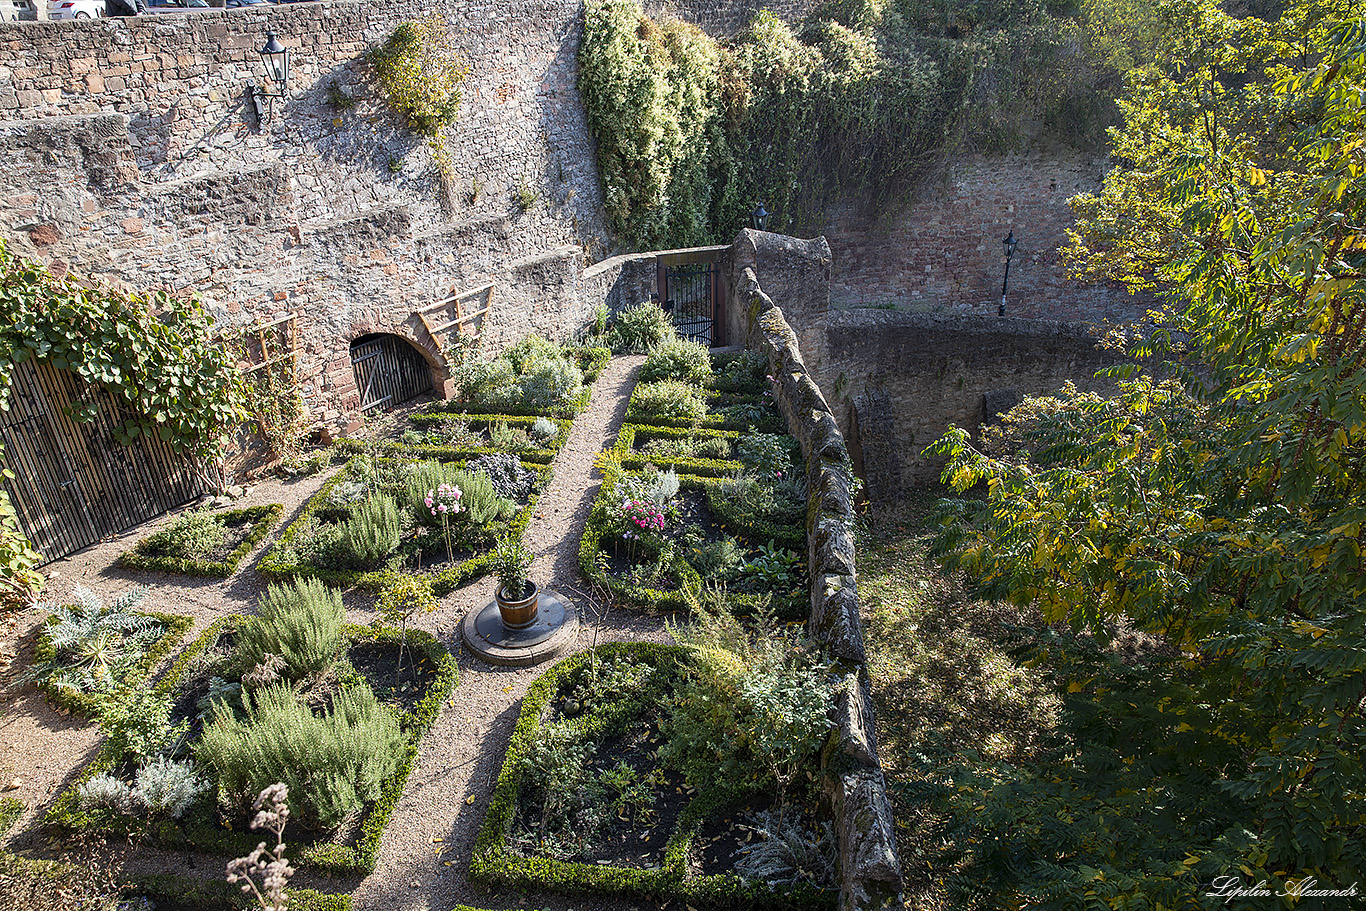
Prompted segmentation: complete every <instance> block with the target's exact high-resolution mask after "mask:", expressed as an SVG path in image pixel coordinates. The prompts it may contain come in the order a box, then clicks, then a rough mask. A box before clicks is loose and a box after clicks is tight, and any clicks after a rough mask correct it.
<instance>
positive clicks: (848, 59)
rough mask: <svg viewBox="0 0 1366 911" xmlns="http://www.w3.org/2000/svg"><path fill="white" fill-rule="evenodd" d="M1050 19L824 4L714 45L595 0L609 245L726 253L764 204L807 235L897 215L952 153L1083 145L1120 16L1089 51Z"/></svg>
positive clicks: (588, 46) (623, 5)
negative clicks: (844, 198) (852, 207)
mask: <svg viewBox="0 0 1366 911" xmlns="http://www.w3.org/2000/svg"><path fill="white" fill-rule="evenodd" d="M1063 6H1064V4H1043V3H1033V2H1025V3H1018V2H1013V0H1012V2H1002V3H984V4H948V3H921V2H917V3H911V2H885V3H884V2H877V3H874V2H866V3H827V4H821V5H819V6H817V7H816V8H815V9H814V10H813V11H812V12H811V13H810V15H809V16H808V17H807V18H806V20H805V21H803V22H802V23H799V24H798V25H797V26H795V27H789V26H788V25H786V24H785V23H784V22H783V21H782V20H781V19H779V18H778V17H777V16H776V15H774V14H773V13H770V12H767V11H764V12H760V13H759V14H757V15H755V16H754V18H753V20H752V21H751V23H750V25H749V28H748V29H747V30H746V31H745V32H744V33H742V34H741V35H740V36H739V37H738V38H736V39H735V40H734V41H730V42H720V41H717V40H714V39H711V38H708V37H707V36H705V35H703V34H702V33H701V32H700V31H698V30H697V29H696V28H695V27H693V26H691V25H686V24H683V23H680V22H656V21H653V20H651V19H649V18H647V17H646V16H644V15H643V13H642V11H641V7H640V5H639V4H638V3H636V2H634V0H594V2H591V3H589V4H588V5H587V6H586V8H585V14H584V22H585V27H584V38H583V43H582V45H581V47H580V51H579V61H580V67H581V70H580V77H579V84H580V90H581V91H582V93H583V96H584V103H585V106H586V108H587V110H588V116H589V123H590V125H591V126H592V129H593V133H594V137H595V139H596V140H597V148H598V167H599V171H600V173H601V174H602V177H603V184H604V190H605V197H606V200H605V201H606V209H607V214H608V217H609V221H610V224H611V227H612V230H613V231H614V232H615V233H616V235H617V236H618V237H619V238H620V239H621V240H622V241H623V242H624V243H625V244H626V245H627V246H629V247H631V248H633V249H670V248H677V247H689V246H698V245H701V244H706V243H715V242H720V241H728V240H729V239H730V238H731V237H732V236H734V233H735V232H736V231H737V230H739V229H740V228H742V227H746V226H748V223H749V213H750V211H751V210H752V209H753V208H754V206H755V203H756V202H757V201H759V200H763V202H764V204H765V206H766V208H768V209H769V210H770V211H771V212H772V213H773V219H772V222H771V223H772V224H773V226H774V229H775V230H779V231H788V230H794V229H795V230H806V229H814V228H815V227H816V226H819V225H820V224H822V223H823V218H822V210H823V208H824V207H825V206H826V205H827V204H828V203H829V202H830V201H831V200H832V199H834V198H836V197H838V196H840V195H841V194H850V193H853V194H858V195H859V196H861V197H862V198H863V199H864V200H865V201H866V203H867V206H868V210H869V211H872V212H878V211H885V210H886V209H888V208H890V207H893V206H895V205H896V204H897V203H899V202H901V201H902V200H904V199H906V198H907V197H908V196H909V191H910V189H911V188H912V187H913V186H914V184H915V181H916V179H917V178H918V177H919V176H921V175H922V174H923V173H924V171H925V168H926V166H927V164H928V163H929V162H931V161H932V160H933V159H934V158H935V157H936V154H937V153H939V152H941V151H942V150H943V148H944V147H945V146H946V145H948V144H950V143H955V142H957V143H966V144H970V145H971V146H974V147H976V148H984V149H996V150H999V149H1008V148H1016V147H1019V146H1020V145H1022V144H1023V143H1025V142H1026V141H1027V140H1028V139H1029V138H1030V136H1031V134H1032V133H1034V132H1036V131H1038V130H1039V128H1040V126H1039V125H1042V128H1043V129H1044V130H1045V131H1046V132H1047V134H1048V135H1050V136H1051V137H1055V138H1057V139H1061V140H1063V141H1066V142H1071V143H1074V144H1078V145H1081V146H1083V147H1087V146H1094V145H1095V144H1096V143H1097V141H1098V140H1099V139H1100V138H1101V131H1102V128H1103V126H1104V125H1105V123H1106V122H1108V120H1109V119H1110V118H1111V116H1112V115H1111V111H1112V108H1111V105H1110V104H1109V100H1108V99H1109V97H1110V96H1111V95H1112V93H1113V89H1114V88H1115V87H1116V86H1117V85H1118V81H1119V80H1118V79H1117V78H1116V76H1117V74H1116V71H1115V69H1114V67H1115V66H1117V65H1122V63H1123V62H1124V61H1125V60H1126V59H1127V58H1124V57H1123V56H1122V55H1120V54H1118V53H1117V47H1118V44H1119V43H1122V42H1123V40H1124V38H1125V37H1126V36H1125V35H1124V33H1123V28H1124V27H1125V25H1127V19H1126V18H1125V17H1124V16H1109V17H1108V18H1106V20H1105V32H1104V34H1105V40H1104V41H1096V42H1095V43H1094V44H1093V43H1092V41H1091V40H1090V33H1089V31H1088V29H1087V28H1086V27H1085V25H1084V24H1083V23H1082V22H1081V21H1079V20H1078V19H1077V18H1076V11H1075V10H1072V9H1063V8H1061V7H1063ZM1107 12H1108V11H1107ZM1145 12H1146V11H1133V14H1134V15H1135V16H1142V15H1143V14H1144V13H1145ZM1116 19H1118V20H1120V21H1115V20H1116Z"/></svg>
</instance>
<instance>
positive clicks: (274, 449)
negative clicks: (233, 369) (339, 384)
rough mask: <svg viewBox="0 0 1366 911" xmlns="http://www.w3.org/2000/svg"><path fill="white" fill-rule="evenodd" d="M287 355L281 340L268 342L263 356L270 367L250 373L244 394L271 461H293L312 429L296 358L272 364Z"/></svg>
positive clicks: (244, 386) (262, 352) (263, 347)
mask: <svg viewBox="0 0 1366 911" xmlns="http://www.w3.org/2000/svg"><path fill="white" fill-rule="evenodd" d="M283 353H284V352H283V346H281V344H280V342H279V340H278V338H274V339H267V340H265V341H264V343H263V345H262V351H261V354H262V357H263V358H264V361H263V362H264V363H267V364H269V366H266V367H262V368H260V369H258V370H256V371H254V372H252V373H249V374H248V375H247V379H246V382H245V384H244V385H243V391H244V392H245V394H246V407H247V411H248V412H250V413H251V415H252V417H253V418H254V419H255V420H256V426H257V428H258V429H259V430H260V432H261V436H263V437H265V440H266V446H267V447H268V448H269V449H270V456H271V458H276V459H282V460H285V461H289V460H291V459H293V458H295V457H297V456H298V455H299V452H300V451H301V450H302V449H303V442H304V437H305V435H306V434H307V432H308V427H307V424H306V422H305V421H304V400H303V396H302V395H300V394H299V384H298V383H297V382H296V381H295V379H294V364H293V361H292V359H290V358H286V359H284V360H281V361H280V362H279V363H270V362H271V361H274V360H276V359H277V358H280V357H282V356H283Z"/></svg>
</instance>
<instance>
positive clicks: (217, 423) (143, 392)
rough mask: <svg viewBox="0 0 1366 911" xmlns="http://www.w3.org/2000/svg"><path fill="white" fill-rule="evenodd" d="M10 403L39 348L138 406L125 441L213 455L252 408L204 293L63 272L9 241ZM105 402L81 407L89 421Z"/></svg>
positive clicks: (0, 342)
mask: <svg viewBox="0 0 1366 911" xmlns="http://www.w3.org/2000/svg"><path fill="white" fill-rule="evenodd" d="M0 288H4V292H3V296H2V297H0V313H2V314H3V316H4V318H3V319H0V327H3V328H0V407H5V408H6V409H7V408H8V404H7V402H6V400H5V397H6V396H7V394H8V391H9V383H10V376H11V374H12V372H13V369H14V365H15V364H18V363H22V362H23V361H25V360H28V359H29V358H30V357H32V358H34V359H35V360H38V361H44V362H47V363H50V364H52V366H54V367H56V368H58V369H62V370H70V371H72V372H73V373H75V374H76V375H77V376H79V377H81V378H82V379H83V380H85V381H86V382H89V383H93V384H98V385H102V386H103V387H104V388H106V389H108V390H109V392H110V393H112V394H113V396H114V398H115V399H116V400H117V401H119V402H120V403H121V404H123V405H126V406H127V407H128V410H129V413H130V414H131V415H132V417H130V419H129V420H128V421H127V422H126V423H124V424H122V425H120V426H119V427H118V428H117V431H116V435H117V436H118V438H119V441H120V442H129V441H131V440H134V439H136V438H138V437H140V436H144V435H146V436H156V437H157V438H158V439H161V440H164V441H166V442H167V443H169V444H170V445H171V446H172V447H173V448H174V449H175V450H176V451H177V452H183V453H186V454H189V455H192V456H196V457H199V458H201V459H204V460H206V461H210V462H211V461H212V460H213V459H215V458H216V457H217V455H218V451H217V448H218V444H219V442H220V440H221V439H222V437H223V436H224V434H225V433H226V432H227V430H228V429H229V428H231V427H233V426H235V425H236V424H237V423H238V422H239V421H241V420H242V419H243V418H244V417H245V413H244V411H243V398H242V382H241V379H240V378H239V377H238V375H237V372H236V370H235V369H234V368H233V364H232V358H233V354H232V352H231V351H229V350H228V349H227V348H225V347H223V346H219V345H216V344H214V343H213V341H212V340H211V339H210V336H209V322H208V318H207V317H206V316H205V314H204V310H203V307H202V306H201V305H200V304H199V302H198V301H197V300H192V301H189V302H185V301H179V300H176V299H175V298H172V297H170V296H169V295H167V294H164V293H162V292H157V293H155V294H148V295H139V294H127V293H123V292H118V291H113V290H108V289H104V288H94V287H90V288H88V287H84V286H82V285H80V284H79V283H78V282H77V281H76V280H75V279H74V278H72V277H67V278H62V279H58V278H54V277H53V276H52V275H51V274H50V273H49V272H48V271H47V270H46V269H45V268H44V267H43V266H41V265H39V264H38V263H34V262H30V261H28V260H24V259H20V258H19V257H17V256H15V255H14V254H12V253H11V252H10V251H9V249H8V247H6V246H5V245H4V244H3V243H0ZM97 407H98V406H97V405H95V404H93V403H91V404H88V405H84V406H78V407H76V408H75V409H74V410H73V412H72V415H71V416H72V417H73V418H75V419H76V420H89V419H90V418H92V417H93V416H94V409H96V408H97Z"/></svg>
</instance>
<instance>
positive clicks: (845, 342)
mask: <svg viewBox="0 0 1366 911" xmlns="http://www.w3.org/2000/svg"><path fill="white" fill-rule="evenodd" d="M822 338H823V343H824V348H823V349H822V350H823V361H822V363H821V367H820V372H819V374H818V377H819V382H820V385H821V388H822V389H825V390H826V391H827V392H828V393H829V397H830V399H831V400H832V401H834V402H835V403H836V409H837V412H838V418H839V424H840V426H841V428H842V429H843V430H844V432H845V433H846V434H847V435H848V437H849V439H850V449H851V451H852V452H853V454H854V459H855V463H856V466H857V468H858V470H859V473H860V475H861V476H862V477H863V478H864V480H865V481H866V482H867V485H868V487H867V494H868V496H869V498H871V499H875V500H876V499H881V498H889V497H895V496H897V495H898V493H899V492H900V491H901V490H902V489H903V488H905V487H909V486H913V485H917V484H928V483H933V482H935V481H937V480H938V478H939V474H940V471H941V470H942V468H943V465H942V464H941V463H940V462H938V461H936V460H933V459H927V458H923V457H922V456H921V455H920V453H921V452H922V451H923V450H924V448H925V447H926V446H929V445H930V444H931V443H933V442H934V441H935V440H936V439H938V438H939V437H940V436H941V435H942V434H943V433H944V431H945V430H946V429H948V427H949V426H950V425H956V426H958V427H962V428H964V429H966V430H968V431H970V432H971V433H972V434H973V435H974V436H976V435H977V434H978V433H979V431H980V428H981V425H982V423H983V421H985V420H991V419H992V418H994V417H995V416H996V415H997V414H999V413H1000V412H1004V411H1006V410H1009V408H1010V407H1012V406H1013V405H1015V404H1016V403H1017V402H1019V400H1020V399H1021V397H1023V396H1025V395H1031V394H1034V395H1039V394H1048V393H1053V392H1056V391H1057V390H1058V389H1060V388H1061V387H1062V386H1063V384H1064V383H1066V382H1068V381H1071V382H1073V383H1075V384H1076V385H1077V387H1078V388H1080V389H1082V390H1083V391H1107V390H1110V389H1113V388H1114V384H1113V381H1112V380H1109V379H1107V378H1102V377H1096V375H1095V374H1096V371H1098V370H1100V369H1102V368H1104V367H1108V366H1111V365H1113V364H1116V363H1119V362H1121V361H1124V360H1127V358H1125V357H1124V355H1123V352H1122V351H1117V350H1113V349H1111V348H1107V347H1105V346H1104V345H1103V344H1102V343H1101V338H1100V336H1099V334H1098V333H1097V331H1096V329H1095V328H1094V327H1091V326H1087V325H1084V324H1081V323H1062V322H1055V321H1051V320H1029V319H1012V318H1009V317H1007V318H1005V319H999V318H997V317H994V316H993V317H979V316H954V315H936V314H917V313H896V312H889V311H883V310H855V311H849V312H845V313H831V314H830V316H829V319H828V320H826V323H825V327H824V331H823V333H822Z"/></svg>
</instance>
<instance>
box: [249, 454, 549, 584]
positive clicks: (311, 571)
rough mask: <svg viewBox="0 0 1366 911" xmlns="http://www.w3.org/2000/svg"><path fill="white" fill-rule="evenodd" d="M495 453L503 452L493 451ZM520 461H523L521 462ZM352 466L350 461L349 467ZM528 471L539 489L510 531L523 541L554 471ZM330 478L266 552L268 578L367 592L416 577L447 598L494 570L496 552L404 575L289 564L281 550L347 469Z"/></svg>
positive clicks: (263, 565) (538, 468)
mask: <svg viewBox="0 0 1366 911" xmlns="http://www.w3.org/2000/svg"><path fill="white" fill-rule="evenodd" d="M493 451H495V452H497V451H500V450H493ZM411 452H412V450H411V449H404V450H403V453H404V455H405V457H406V456H408V455H409V454H410V453H411ZM519 461H520V460H519ZM450 462H451V464H461V465H463V463H464V460H461V459H452V460H450ZM350 464H351V463H350V461H348V462H347V466H349V465H350ZM522 465H523V466H524V467H525V468H528V469H530V470H531V471H534V472H536V474H537V475H538V476H539V478H540V484H539V489H538V490H534V491H532V493H531V495H530V497H528V499H527V504H526V505H525V506H523V507H521V508H520V509H519V510H517V515H515V516H513V518H512V521H511V523H509V528H508V531H509V532H510V533H511V534H512V535H513V536H514V537H515V538H516V539H517V540H519V541H520V540H521V539H522V535H523V533H524V532H525V531H526V527H527V524H528V523H529V522H530V521H531V516H532V514H533V513H534V512H535V511H536V503H537V502H538V501H539V500H540V497H541V492H542V491H544V490H545V486H546V485H547V484H548V483H549V482H550V477H551V470H550V468H549V467H547V466H545V465H537V464H535V463H527V462H522ZM347 466H344V467H343V468H342V470H341V471H338V472H337V473H336V474H334V475H332V477H330V478H328V479H327V481H326V482H324V483H323V486H322V487H320V488H318V492H317V493H315V494H314V495H313V496H312V497H310V498H309V500H308V502H307V503H305V504H304V508H303V509H302V510H301V511H300V512H299V517H298V518H297V519H295V520H294V521H293V522H291V523H290V524H289V526H288V527H287V528H285V530H284V531H283V532H282V533H281V534H280V540H278V541H276V542H275V546H274V547H272V548H271V549H270V550H269V551H267V552H266V554H265V556H263V557H262V558H261V562H260V563H259V564H258V565H257V570H259V571H260V573H261V574H262V575H263V576H265V577H266V578H268V579H292V578H294V577H296V576H297V577H304V578H307V577H312V578H315V579H320V580H322V581H323V582H326V583H328V584H329V585H337V586H341V587H342V588H352V587H357V588H361V589H364V590H366V591H378V590H380V589H381V588H383V587H384V583H385V582H386V581H388V580H389V579H390V578H392V577H393V576H394V575H412V576H413V577H414V578H418V579H422V580H423V581H425V582H427V583H428V584H430V585H431V587H432V591H433V592H434V593H435V594H436V596H437V597H441V596H443V595H448V594H450V593H451V592H453V591H455V589H456V587H458V586H460V585H463V584H464V583H466V582H468V581H470V580H471V579H477V578H479V577H480V576H483V575H485V574H486V573H488V572H489V570H490V569H492V567H493V549H492V548H490V549H489V550H488V551H487V552H485V553H482V554H477V555H475V556H473V557H470V558H469V559H468V560H465V561H464V562H462V563H459V564H457V565H455V566H451V567H447V568H446V569H443V570H442V571H441V572H439V573H434V574H433V573H426V574H421V575H419V574H416V573H405V572H403V571H402V570H395V569H374V570H345V569H320V568H317V567H313V566H305V565H303V564H301V563H286V562H284V560H283V558H282V557H281V555H280V554H281V551H282V550H283V549H284V548H285V546H286V545H287V544H288V543H289V542H290V541H291V540H292V539H293V537H294V535H295V534H297V533H298V529H299V528H300V527H301V526H302V525H303V523H304V521H305V520H306V519H308V518H309V517H310V516H312V515H313V513H314V512H315V511H316V510H317V508H318V504H319V503H321V502H322V498H323V497H324V496H326V495H327V494H328V493H330V492H331V490H332V488H333V487H335V486H336V485H337V484H339V483H340V482H341V480H342V479H343V477H344V475H345V471H346V467H347Z"/></svg>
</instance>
